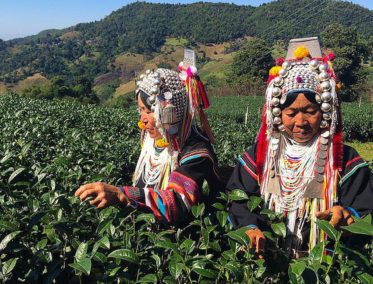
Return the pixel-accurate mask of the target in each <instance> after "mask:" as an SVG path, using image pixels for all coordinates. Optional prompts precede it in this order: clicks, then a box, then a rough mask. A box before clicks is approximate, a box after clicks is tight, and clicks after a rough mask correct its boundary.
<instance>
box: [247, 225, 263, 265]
mask: <svg viewBox="0 0 373 284" xmlns="http://www.w3.org/2000/svg"><path fill="white" fill-rule="evenodd" d="M246 235H247V236H248V237H249V239H250V248H255V252H256V254H257V256H258V258H259V259H263V258H264V247H265V243H266V238H265V236H264V234H263V232H262V231H261V230H259V229H258V228H255V229H250V230H247V231H246Z"/></svg>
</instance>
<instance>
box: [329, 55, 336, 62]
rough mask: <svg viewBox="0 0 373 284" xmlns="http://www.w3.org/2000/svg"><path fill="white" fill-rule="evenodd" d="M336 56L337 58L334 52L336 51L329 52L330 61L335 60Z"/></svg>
mask: <svg viewBox="0 0 373 284" xmlns="http://www.w3.org/2000/svg"><path fill="white" fill-rule="evenodd" d="M334 58H335V54H334V53H329V54H328V59H329V61H333V60H334Z"/></svg>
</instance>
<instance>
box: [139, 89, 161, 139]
mask: <svg viewBox="0 0 373 284" xmlns="http://www.w3.org/2000/svg"><path fill="white" fill-rule="evenodd" d="M137 102H138V105H139V111H140V120H141V122H142V123H144V125H145V131H146V132H148V133H149V136H150V137H151V138H153V139H158V138H161V137H162V135H161V134H160V133H159V131H158V129H157V128H156V126H155V120H154V113H153V112H152V111H151V110H150V109H148V108H147V107H146V106H145V105H144V103H143V102H142V100H141V97H140V96H138V98H137Z"/></svg>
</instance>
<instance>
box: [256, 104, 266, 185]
mask: <svg viewBox="0 0 373 284" xmlns="http://www.w3.org/2000/svg"><path fill="white" fill-rule="evenodd" d="M267 130H268V126H267V120H266V106H265V105H264V106H263V110H262V125H261V126H260V130H259V134H258V136H257V143H258V146H257V152H256V170H257V174H258V179H259V183H261V182H262V178H263V171H264V163H265V160H266V156H267V149H268V141H267Z"/></svg>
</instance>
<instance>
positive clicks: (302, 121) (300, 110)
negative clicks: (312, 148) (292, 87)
mask: <svg viewBox="0 0 373 284" xmlns="http://www.w3.org/2000/svg"><path fill="white" fill-rule="evenodd" d="M281 115H282V123H283V125H284V127H285V131H286V132H287V134H288V135H289V136H290V137H291V138H292V139H293V140H294V141H296V142H298V143H305V142H308V141H310V140H311V139H312V138H313V137H314V136H315V135H316V134H317V133H318V131H319V129H320V122H321V119H322V112H321V110H320V106H319V105H318V104H315V103H311V102H310V101H309V100H308V99H307V98H306V97H305V95H304V94H303V93H300V94H299V95H298V96H297V98H296V99H295V100H294V102H293V103H292V104H291V105H290V106H288V107H287V108H285V109H284V110H283V111H282V114H281Z"/></svg>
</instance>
